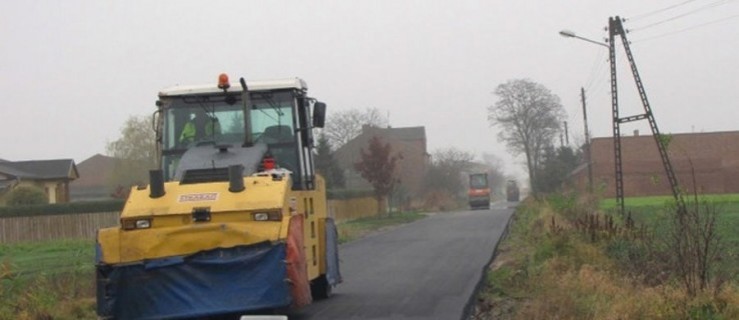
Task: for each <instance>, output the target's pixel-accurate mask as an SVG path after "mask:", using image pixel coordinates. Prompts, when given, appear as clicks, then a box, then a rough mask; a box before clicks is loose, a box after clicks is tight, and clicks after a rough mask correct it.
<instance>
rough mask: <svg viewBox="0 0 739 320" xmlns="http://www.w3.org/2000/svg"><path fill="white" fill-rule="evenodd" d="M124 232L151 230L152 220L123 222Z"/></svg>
mask: <svg viewBox="0 0 739 320" xmlns="http://www.w3.org/2000/svg"><path fill="white" fill-rule="evenodd" d="M121 226H122V227H123V230H138V229H149V228H151V219H127V220H123V221H121Z"/></svg>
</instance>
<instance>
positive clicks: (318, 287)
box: [310, 274, 332, 300]
mask: <svg viewBox="0 0 739 320" xmlns="http://www.w3.org/2000/svg"><path fill="white" fill-rule="evenodd" d="M331 291H332V288H331V285H330V284H328V280H326V275H325V274H322V275H321V276H319V277H318V278H316V279H315V280H313V281H311V282H310V293H311V295H312V296H313V299H314V300H323V299H328V298H329V297H331Z"/></svg>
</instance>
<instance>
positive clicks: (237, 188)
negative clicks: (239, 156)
mask: <svg viewBox="0 0 739 320" xmlns="http://www.w3.org/2000/svg"><path fill="white" fill-rule="evenodd" d="M243 173H244V166H242V165H233V166H228V191H231V192H233V193H236V192H241V191H244V189H245V188H244V175H243Z"/></svg>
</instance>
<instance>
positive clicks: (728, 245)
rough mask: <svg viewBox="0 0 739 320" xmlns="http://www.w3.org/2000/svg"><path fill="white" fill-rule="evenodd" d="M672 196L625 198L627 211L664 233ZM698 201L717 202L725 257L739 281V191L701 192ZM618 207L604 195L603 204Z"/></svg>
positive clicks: (603, 205) (688, 200) (718, 228)
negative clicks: (718, 193)
mask: <svg viewBox="0 0 739 320" xmlns="http://www.w3.org/2000/svg"><path fill="white" fill-rule="evenodd" d="M673 201H674V200H673V197H671V196H660V197H638V198H637V197H634V198H626V199H624V207H625V209H626V212H631V216H632V218H633V219H634V221H635V222H636V223H637V224H641V225H646V226H650V227H651V228H652V230H654V231H655V232H656V233H658V234H659V233H661V232H662V230H663V228H665V223H664V222H665V221H667V219H669V214H670V212H669V211H668V210H669V209H668V208H669V207H670V206H669V205H670V204H671V203H673ZM685 201H686V202H687V205H688V206H690V205H691V203H694V198H693V197H689V198H686V199H685ZM698 201H699V202H700V201H708V202H710V203H713V204H715V205H716V207H717V209H718V212H719V215H718V217H717V221H716V227H717V230H718V234H719V237H720V240H721V242H722V243H723V245H724V249H725V252H724V254H723V256H722V259H723V260H725V261H726V262H727V263H726V265H728V266H731V268H732V269H733V270H734V272H735V276H734V278H735V280H737V281H739V194H721V195H702V196H698ZM615 207H616V199H604V200H602V201H601V203H600V208H601V209H603V210H606V211H612V210H614V209H615Z"/></svg>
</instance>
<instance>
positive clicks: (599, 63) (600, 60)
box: [585, 50, 608, 90]
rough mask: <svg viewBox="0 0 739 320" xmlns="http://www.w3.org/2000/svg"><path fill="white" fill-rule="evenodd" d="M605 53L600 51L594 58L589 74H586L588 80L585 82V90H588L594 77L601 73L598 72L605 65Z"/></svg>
mask: <svg viewBox="0 0 739 320" xmlns="http://www.w3.org/2000/svg"><path fill="white" fill-rule="evenodd" d="M607 53H608V52H606V51H605V50H600V51H599V52H598V54H597V55H596V56H595V60H593V65H592V67H591V68H590V72H589V73H588V78H587V80H586V81H585V89H586V90H589V89H590V86H592V84H593V82H595V80H596V77H597V76H598V75H599V74H600V73H601V72H600V71H601V70H602V69H603V66H604V65H606V62H607V60H606V54H607Z"/></svg>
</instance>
